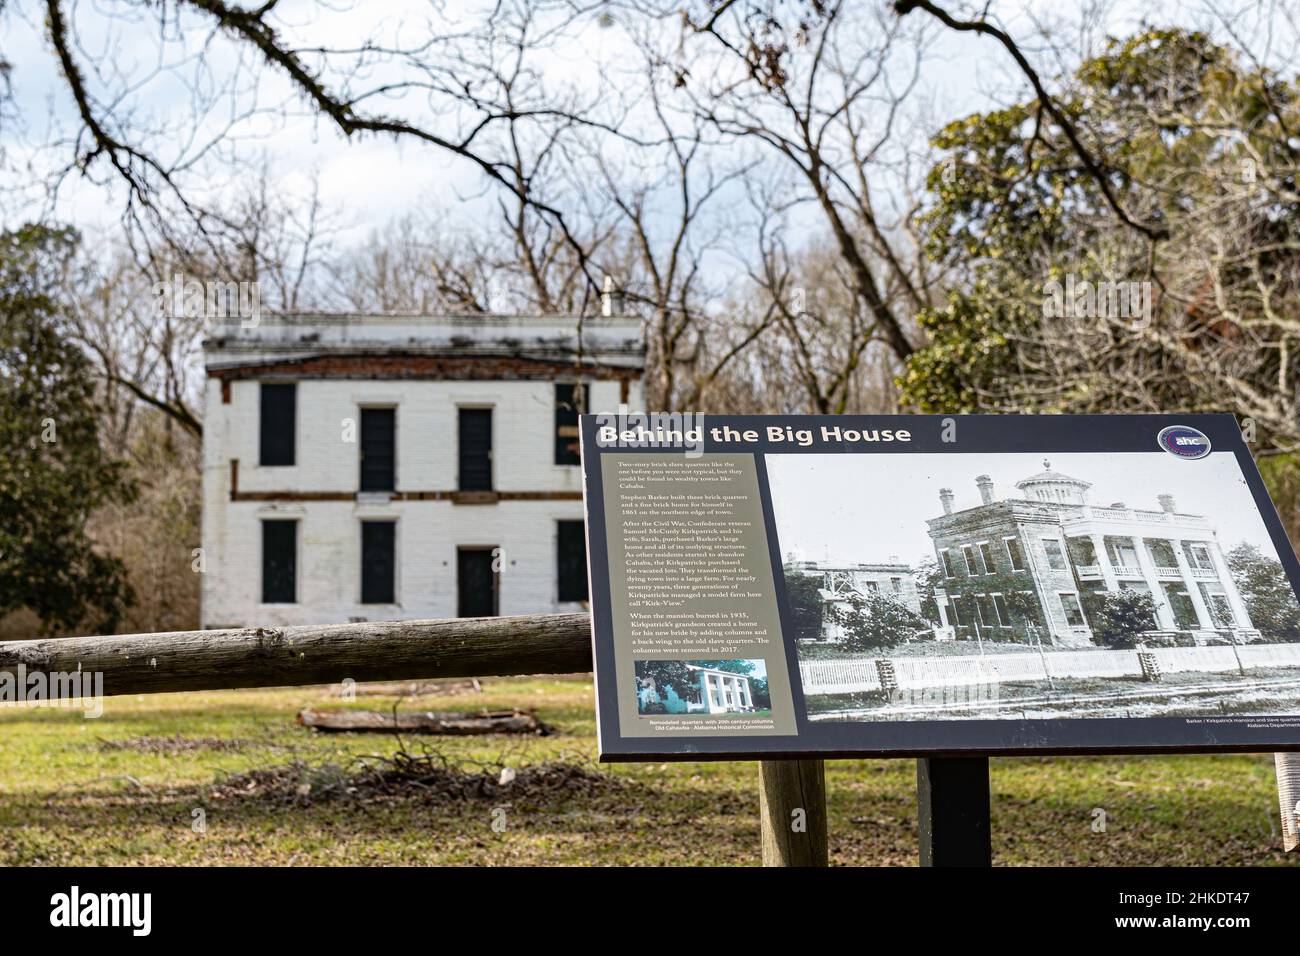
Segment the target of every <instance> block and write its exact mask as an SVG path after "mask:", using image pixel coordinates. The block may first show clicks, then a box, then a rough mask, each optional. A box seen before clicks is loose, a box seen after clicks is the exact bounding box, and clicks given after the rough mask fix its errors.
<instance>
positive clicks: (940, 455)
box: [581, 415, 1300, 760]
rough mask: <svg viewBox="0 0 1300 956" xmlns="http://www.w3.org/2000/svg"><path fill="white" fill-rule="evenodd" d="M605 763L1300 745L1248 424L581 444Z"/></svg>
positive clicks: (1294, 661)
mask: <svg viewBox="0 0 1300 956" xmlns="http://www.w3.org/2000/svg"><path fill="white" fill-rule="evenodd" d="M581 434H582V460H583V470H584V479H585V497H586V507H587V535H588V560H589V567H590V575H591V582H590V583H591V588H590V593H591V604H592V615H593V629H592V630H593V640H594V651H595V662H596V697H597V721H598V734H599V739H600V749H601V757H602V759H604V760H614V759H630V760H635V759H655V760H660V759H672V758H679V759H701V758H708V757H717V758H732V759H734V758H754V757H764V758H771V757H799V756H852V755H870V756H916V755H955V754H977V753H978V754H984V753H988V754H1013V753H1143V752H1147V753H1159V752H1164V751H1173V750H1195V751H1231V750H1238V751H1240V750H1265V751H1268V750H1287V749H1300V602H1298V601H1297V593H1300V592H1298V590H1297V583H1298V582H1300V565H1298V564H1297V561H1296V556H1295V552H1294V551H1293V550H1292V548H1291V546H1290V544H1289V542H1288V541H1287V537H1286V534H1285V532H1284V531H1283V529H1282V526H1281V524H1280V522H1279V521H1278V518H1277V514H1276V512H1275V510H1274V508H1273V505H1272V503H1271V502H1270V501H1269V498H1268V494H1267V492H1266V491H1265V489H1264V486H1263V483H1262V482H1261V480H1260V477H1259V473H1258V471H1257V470H1256V468H1255V465H1254V463H1253V461H1252V460H1251V458H1250V454H1249V452H1248V451H1247V448H1246V446H1245V443H1244V442H1243V440H1242V436H1241V433H1240V431H1239V430H1238V428H1237V425H1236V423H1235V421H1234V420H1233V418H1232V417H1231V416H1229V415H1133V416H1100V415H1084V416H948V417H941V416H871V417H857V416H778V417H768V416H761V417H741V416H736V417H729V416H690V415H687V416H666V415H663V416H639V415H622V416H614V415H608V416H606V415H585V416H583V417H582V422H581Z"/></svg>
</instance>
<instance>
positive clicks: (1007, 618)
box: [993, 594, 1011, 627]
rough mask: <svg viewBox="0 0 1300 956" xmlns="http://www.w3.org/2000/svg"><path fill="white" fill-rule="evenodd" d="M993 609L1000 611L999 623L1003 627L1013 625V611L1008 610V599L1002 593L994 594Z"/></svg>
mask: <svg viewBox="0 0 1300 956" xmlns="http://www.w3.org/2000/svg"><path fill="white" fill-rule="evenodd" d="M993 610H995V611H997V613H998V623H999V624H1000V625H1002V626H1003V627H1010V626H1011V613H1010V612H1009V611H1008V610H1007V602H1006V599H1005V598H1004V597H1003V596H1002V595H1001V594H995V595H993Z"/></svg>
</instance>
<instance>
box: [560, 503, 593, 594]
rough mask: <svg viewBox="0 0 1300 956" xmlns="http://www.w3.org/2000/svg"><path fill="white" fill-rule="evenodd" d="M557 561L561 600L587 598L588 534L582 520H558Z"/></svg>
mask: <svg viewBox="0 0 1300 956" xmlns="http://www.w3.org/2000/svg"><path fill="white" fill-rule="evenodd" d="M557 532H558V533H557V534H556V538H555V541H556V562H555V566H556V569H557V577H558V585H559V587H558V592H557V593H558V597H559V599H560V600H561V601H585V600H587V534H586V530H585V528H584V525H583V523H582V522H581V521H560V522H557Z"/></svg>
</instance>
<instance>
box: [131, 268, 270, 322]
mask: <svg viewBox="0 0 1300 956" xmlns="http://www.w3.org/2000/svg"><path fill="white" fill-rule="evenodd" d="M153 295H154V313H155V314H156V315H157V316H158V318H167V317H172V318H181V317H185V318H191V319H202V320H203V322H204V324H205V325H206V324H207V323H209V322H213V321H218V320H227V319H239V327H240V328H243V329H255V328H257V326H258V325H260V324H261V322H262V293H261V289H260V287H259V285H258V283H257V282H221V281H217V280H208V281H200V280H198V279H195V278H192V277H188V276H186V275H184V274H183V273H180V272H177V273H175V274H174V275H172V276H171V277H170V278H168V279H165V280H163V281H161V282H155V283H154V284H153Z"/></svg>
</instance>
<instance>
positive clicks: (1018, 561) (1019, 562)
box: [1002, 538, 1025, 571]
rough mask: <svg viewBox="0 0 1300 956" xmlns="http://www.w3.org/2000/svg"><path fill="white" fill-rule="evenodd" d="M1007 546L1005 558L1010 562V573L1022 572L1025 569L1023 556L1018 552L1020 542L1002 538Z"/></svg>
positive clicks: (1016, 539) (1014, 539) (1015, 539)
mask: <svg viewBox="0 0 1300 956" xmlns="http://www.w3.org/2000/svg"><path fill="white" fill-rule="evenodd" d="M1002 540H1003V541H1004V542H1006V545H1007V558H1008V559H1009V560H1010V561H1011V570H1012V571H1023V570H1024V569H1025V556H1024V554H1022V553H1021V551H1020V541H1019V539H1018V538H1003V539H1002Z"/></svg>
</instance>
